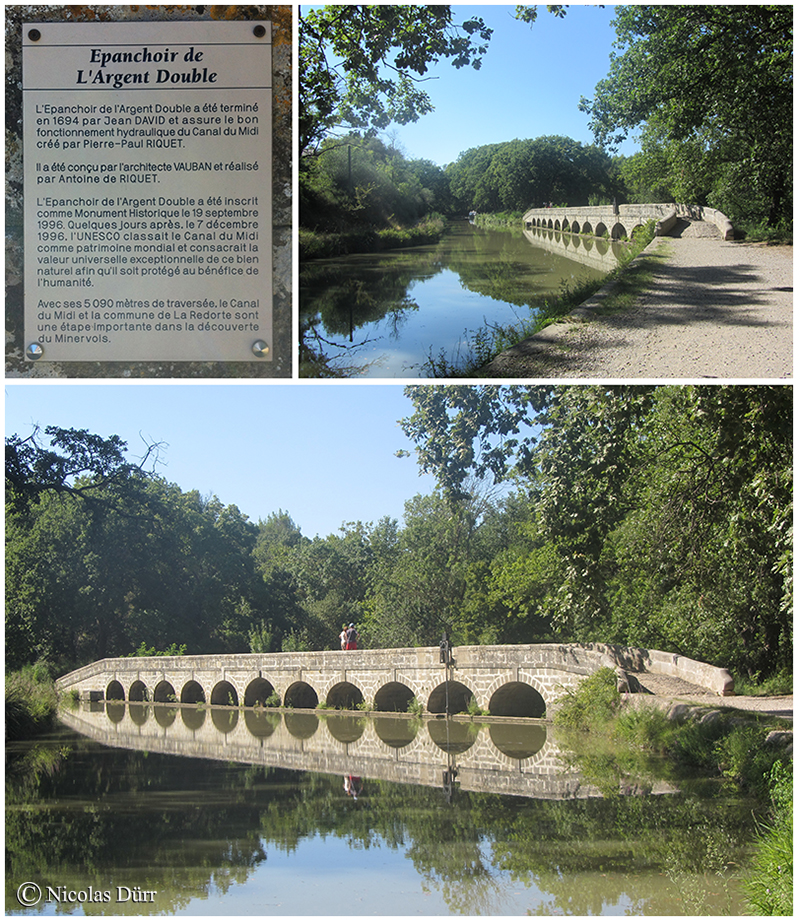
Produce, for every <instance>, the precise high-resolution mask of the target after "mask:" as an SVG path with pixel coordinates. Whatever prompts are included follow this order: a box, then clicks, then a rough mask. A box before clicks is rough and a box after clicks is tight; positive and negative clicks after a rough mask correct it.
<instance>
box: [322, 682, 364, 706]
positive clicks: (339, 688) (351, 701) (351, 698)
mask: <svg viewBox="0 0 800 923" xmlns="http://www.w3.org/2000/svg"><path fill="white" fill-rule="evenodd" d="M363 701H364V693H363V692H362V691H361V690H360V689H359V688H358V686H356V685H354V684H353V683H348V682H341V683H335V684H334V685H333V686H331V688H330V689H328V691H327V693H326V695H325V703H326V704H327V706H328V708H356V707H357V706H359V705H361V704H362V703H363Z"/></svg>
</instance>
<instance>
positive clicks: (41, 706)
mask: <svg viewBox="0 0 800 923" xmlns="http://www.w3.org/2000/svg"><path fill="white" fill-rule="evenodd" d="M57 705H58V697H57V694H56V689H55V685H54V684H53V679H52V677H51V675H50V669H49V667H48V666H47V664H43V663H36V664H33V665H32V666H27V667H23V668H22V669H21V670H17V671H16V672H15V673H7V674H6V740H21V739H23V738H25V737H31V736H33V735H35V734H39V733H41V732H42V731H44V730H46V729H47V728H48V727H49V726H50V724H51V722H52V720H53V718H54V717H55V713H56V708H57Z"/></svg>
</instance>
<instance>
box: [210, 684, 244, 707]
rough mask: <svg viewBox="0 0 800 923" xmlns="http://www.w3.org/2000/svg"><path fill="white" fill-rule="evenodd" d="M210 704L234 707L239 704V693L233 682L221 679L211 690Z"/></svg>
mask: <svg viewBox="0 0 800 923" xmlns="http://www.w3.org/2000/svg"><path fill="white" fill-rule="evenodd" d="M211 704H212V705H232V706H233V707H234V708H235V707H236V706H237V705H238V704H239V693H238V692H237V691H236V687H235V686H234V685H233V683H230V682H228V680H227V679H221V680H220V681H219V682H218V683H217V684H216V686H214V688H213V689H212V690H211Z"/></svg>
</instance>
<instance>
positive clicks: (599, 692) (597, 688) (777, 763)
mask: <svg viewBox="0 0 800 923" xmlns="http://www.w3.org/2000/svg"><path fill="white" fill-rule="evenodd" d="M554 723H555V725H556V726H557V727H558V728H560V729H562V730H563V731H564V732H565V737H564V741H563V742H564V743H565V744H566V746H567V747H568V748H569V749H570V751H571V752H572V754H573V757H574V759H575V761H576V763H577V764H578V765H579V766H580V767H581V770H582V771H583V772H584V774H585V776H586V778H587V781H590V782H591V783H592V784H595V785H597V786H598V787H599V788H600V789H601V790H602V791H604V793H605V794H606V795H609V796H613V795H614V794H618V793H619V785H620V781H621V780H622V779H623V778H625V777H626V776H633V777H636V776H638V775H642V776H645V777H646V776H647V775H648V773H649V772H650V770H651V769H654V770H655V771H657V769H656V768H655V767H654V766H652V764H651V761H652V758H654V757H666V758H667V760H668V764H669V765H670V766H671V767H672V771H673V772H674V774H675V775H676V776H678V777H680V776H681V775H684V774H685V773H686V771H687V770H689V771H698V770H699V771H701V772H705V773H708V774H709V775H710V776H717V777H718V778H720V779H721V780H722V782H723V785H725V786H728V787H732V788H734V789H736V790H738V791H741V792H743V793H746V794H748V795H750V796H752V797H755V798H757V799H759V800H760V801H762V803H769V805H770V814H769V821H768V822H763V821H756V823H757V825H758V837H757V840H756V847H755V854H754V857H753V859H752V862H751V866H750V871H749V872H748V873H747V875H746V876H745V877H744V878H743V881H742V884H743V887H744V891H745V894H746V896H747V900H748V904H749V909H750V911H751V912H752V913H755V914H771V915H790V914H791V913H792V897H793V884H792V883H793V877H792V876H793V859H792V856H793V852H792V833H793V820H792V808H793V796H792V780H793V760H792V758H791V757H790V756H787V754H786V750H785V749H784V748H783V747H781V746H780V745H779V744H778V745H776V744H775V743H772V742H771V741H768V740H767V734H768V732H769V731H770V730H771V729H781V728H782V727H783V725H782V723H781V722H780V720H779V719H773V718H771V717H769V716H760V715H753V716H752V718H750V717H749V716H744V715H742V713H741V712H737V711H736V710H735V709H730V710H722V709H711V710H709V709H704V708H697V709H692V708H690V707H688V706H687V709H686V713H685V714H683V715H681V716H679V717H670V715H668V714H667V713H666V712H665V711H663V710H662V709H659V708H656V707H647V706H642V705H640V706H637V707H625V706H624V703H623V700H622V696H621V695H620V693H619V691H618V690H617V677H616V673H615V672H614V670H612V669H610V668H605V669H602V670H599V671H598V672H597V673H595V674H593V675H592V676H590V677H588V678H587V679H586V680H584V681H583V682H582V683H581V684H580V685H579V687H578V689H577V690H575V691H572V692H568V693H567V694H566V695H565V696H564V697H563V698H562V699H561V700H560V702H559V709H558V711H557V712H556V714H555V718H554Z"/></svg>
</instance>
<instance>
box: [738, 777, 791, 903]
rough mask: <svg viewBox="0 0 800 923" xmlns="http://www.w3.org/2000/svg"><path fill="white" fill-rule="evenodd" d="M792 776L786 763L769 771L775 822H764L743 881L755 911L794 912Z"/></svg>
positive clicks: (773, 819) (773, 820)
mask: <svg viewBox="0 0 800 923" xmlns="http://www.w3.org/2000/svg"><path fill="white" fill-rule="evenodd" d="M792 777H793V772H792V766H791V765H787V764H785V763H775V765H774V766H773V767H772V770H771V771H770V773H769V785H770V793H771V795H772V806H773V807H772V813H773V817H772V824H771V825H770V826H767V825H763V826H762V828H761V831H760V834H759V839H758V845H757V849H756V855H755V857H754V859H753V864H752V869H751V871H750V873H749V875H748V876H747V878H745V880H744V882H743V885H744V890H745V893H746V894H747V899H748V903H749V905H750V906H749V909H750V912H751V913H753V914H759V915H767V914H769V915H773V916H791V915H792V912H793V908H792V898H793V886H792V875H793V871H794V864H793V859H792V856H793V851H792V833H793V822H792V809H793V797H792Z"/></svg>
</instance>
